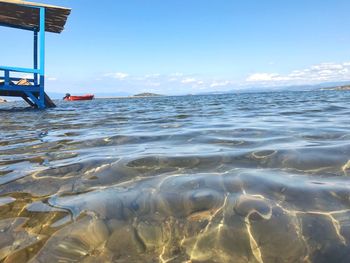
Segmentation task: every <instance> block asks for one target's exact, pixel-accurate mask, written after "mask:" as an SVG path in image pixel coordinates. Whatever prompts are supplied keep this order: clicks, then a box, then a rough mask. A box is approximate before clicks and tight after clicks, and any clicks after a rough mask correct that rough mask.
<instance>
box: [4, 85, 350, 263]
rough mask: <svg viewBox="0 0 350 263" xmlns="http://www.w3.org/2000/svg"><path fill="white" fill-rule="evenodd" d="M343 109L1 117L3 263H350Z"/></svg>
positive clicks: (256, 96) (102, 103) (309, 97)
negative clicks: (29, 262) (28, 262)
mask: <svg viewBox="0 0 350 263" xmlns="http://www.w3.org/2000/svg"><path fill="white" fill-rule="evenodd" d="M349 101H350V93H349V92H337V91H314V92H283V93H281V92H271V93H249V94H248V93H247V94H232V95H210V96H186V97H158V98H132V99H108V100H107V99H96V100H94V101H90V102H58V107H57V108H55V109H49V110H45V111H35V110H27V109H23V108H20V105H19V104H18V105H17V104H7V105H6V104H4V105H1V106H0V107H1V108H0V120H1V121H0V261H1V260H2V261H4V262H27V261H31V262H235V263H240V262H259V263H261V262H267V263H270V262H315V263H322V262H349V258H350V183H349V177H348V175H349V174H350V161H349V160H350V126H349V125H350V117H349V116H350V106H349ZM13 106H16V107H17V108H15V109H12V110H8V108H9V107H13ZM18 107H19V108H18Z"/></svg>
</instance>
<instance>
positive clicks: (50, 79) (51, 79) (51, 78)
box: [47, 77, 57, 81]
mask: <svg viewBox="0 0 350 263" xmlns="http://www.w3.org/2000/svg"><path fill="white" fill-rule="evenodd" d="M47 80H49V81H56V80H57V78H55V77H47Z"/></svg>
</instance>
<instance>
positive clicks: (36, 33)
mask: <svg viewBox="0 0 350 263" xmlns="http://www.w3.org/2000/svg"><path fill="white" fill-rule="evenodd" d="M33 49H34V52H33V54H34V59H33V62H34V69H38V31H37V30H34V45H33ZM34 85H35V86H36V85H38V73H34Z"/></svg>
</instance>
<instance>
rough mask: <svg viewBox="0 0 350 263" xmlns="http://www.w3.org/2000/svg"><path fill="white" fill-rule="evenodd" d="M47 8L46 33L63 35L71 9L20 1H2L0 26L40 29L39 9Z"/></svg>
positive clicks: (0, 2)
mask: <svg viewBox="0 0 350 263" xmlns="http://www.w3.org/2000/svg"><path fill="white" fill-rule="evenodd" d="M40 7H44V8H45V31H47V32H53V33H61V32H62V31H63V29H64V25H65V24H66V21H67V18H68V16H69V14H70V12H71V9H70V8H65V7H60V6H53V5H46V4H41V3H34V2H28V1H20V0H0V25H4V26H9V27H15V28H21V29H28V30H35V29H39V20H40V19H39V17H40V14H39V8H40Z"/></svg>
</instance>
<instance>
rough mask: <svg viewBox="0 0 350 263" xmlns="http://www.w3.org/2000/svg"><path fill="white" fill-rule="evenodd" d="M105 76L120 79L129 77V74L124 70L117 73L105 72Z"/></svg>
mask: <svg viewBox="0 0 350 263" xmlns="http://www.w3.org/2000/svg"><path fill="white" fill-rule="evenodd" d="M104 76H105V77H111V78H114V79H118V80H124V79H126V78H127V77H129V74H127V73H123V72H115V73H106V74H104Z"/></svg>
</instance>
